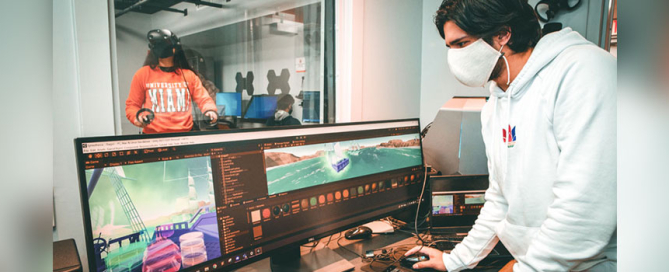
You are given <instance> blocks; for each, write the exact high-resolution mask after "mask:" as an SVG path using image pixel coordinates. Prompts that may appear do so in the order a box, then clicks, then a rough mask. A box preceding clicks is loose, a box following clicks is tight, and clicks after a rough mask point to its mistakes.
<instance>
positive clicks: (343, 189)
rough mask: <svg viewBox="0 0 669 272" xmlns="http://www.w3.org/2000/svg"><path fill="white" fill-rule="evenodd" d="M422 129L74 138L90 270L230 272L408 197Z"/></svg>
mask: <svg viewBox="0 0 669 272" xmlns="http://www.w3.org/2000/svg"><path fill="white" fill-rule="evenodd" d="M419 129H420V126H419V123H418V120H417V119H411V120H401V121H386V122H368V123H350V124H337V125H314V126H305V127H300V128H290V129H285V128H283V129H282V128H278V129H255V130H238V131H231V132H200V133H178V134H160V135H134V136H114V137H95V138H79V139H76V140H75V146H76V153H77V165H78V172H79V181H80V188H81V196H82V207H83V215H84V228H85V231H86V247H87V256H88V260H89V265H90V267H89V268H90V271H117V270H118V271H227V270H230V269H233V268H237V267H241V266H243V265H246V264H249V263H252V262H254V261H257V260H259V259H262V258H263V257H267V256H271V255H272V254H274V253H278V252H279V251H280V250H282V249H286V248H293V247H297V246H299V245H300V244H303V243H306V242H308V241H312V240H313V239H318V238H321V237H324V236H326V235H329V234H332V233H334V232H336V231H341V230H343V229H346V228H350V227H352V226H355V225H357V224H361V223H364V222H365V221H369V220H373V219H376V218H380V217H382V216H386V215H389V214H391V213H392V212H396V211H398V210H401V209H402V208H405V207H409V206H411V205H412V204H415V203H416V200H417V198H418V196H419V195H420V190H421V188H422V187H421V182H422V181H423V175H424V168H423V157H422V150H421V140H420V136H419ZM414 207H415V206H414Z"/></svg>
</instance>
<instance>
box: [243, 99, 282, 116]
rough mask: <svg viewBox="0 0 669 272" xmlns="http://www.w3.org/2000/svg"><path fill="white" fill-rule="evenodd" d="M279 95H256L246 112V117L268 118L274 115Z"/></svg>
mask: <svg viewBox="0 0 669 272" xmlns="http://www.w3.org/2000/svg"><path fill="white" fill-rule="evenodd" d="M276 101H277V96H268V95H254V96H253V97H252V98H251V101H249V105H248V106H247V108H246V112H245V113H244V118H246V119H267V118H270V117H272V116H274V111H276Z"/></svg>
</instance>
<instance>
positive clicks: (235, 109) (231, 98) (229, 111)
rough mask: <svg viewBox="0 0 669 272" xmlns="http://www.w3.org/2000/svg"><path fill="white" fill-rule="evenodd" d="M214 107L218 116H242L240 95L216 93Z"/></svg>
mask: <svg viewBox="0 0 669 272" xmlns="http://www.w3.org/2000/svg"><path fill="white" fill-rule="evenodd" d="M216 106H217V108H218V115H219V116H237V117H241V116H242V93H217V94H216Z"/></svg>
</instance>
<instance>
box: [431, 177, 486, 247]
mask: <svg viewBox="0 0 669 272" xmlns="http://www.w3.org/2000/svg"><path fill="white" fill-rule="evenodd" d="M430 189H431V194H432V197H431V203H432V212H431V213H430V216H431V218H430V223H431V225H430V234H431V235H432V237H433V240H435V241H437V240H446V241H449V240H452V241H453V242H457V241H459V240H462V239H463V238H464V237H465V236H467V233H468V232H469V231H470V230H471V229H472V226H473V225H474V221H476V218H478V215H479V213H480V211H481V208H483V204H484V203H485V199H484V195H485V190H486V189H488V175H448V176H431V177H430Z"/></svg>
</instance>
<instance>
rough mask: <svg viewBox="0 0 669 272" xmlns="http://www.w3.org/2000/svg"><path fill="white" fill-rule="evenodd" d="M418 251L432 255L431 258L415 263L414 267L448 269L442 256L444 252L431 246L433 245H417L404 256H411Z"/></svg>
mask: <svg viewBox="0 0 669 272" xmlns="http://www.w3.org/2000/svg"><path fill="white" fill-rule="evenodd" d="M418 252H420V253H423V254H425V255H427V256H428V257H430V259H429V260H427V261H423V262H417V263H415V264H414V265H413V269H424V268H432V269H436V270H439V271H446V266H445V265H444V260H443V257H442V256H443V254H444V252H442V251H441V250H438V249H436V248H431V247H422V248H421V246H416V247H414V248H412V249H410V250H409V251H407V253H405V254H404V256H410V255H412V254H415V253H418Z"/></svg>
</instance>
